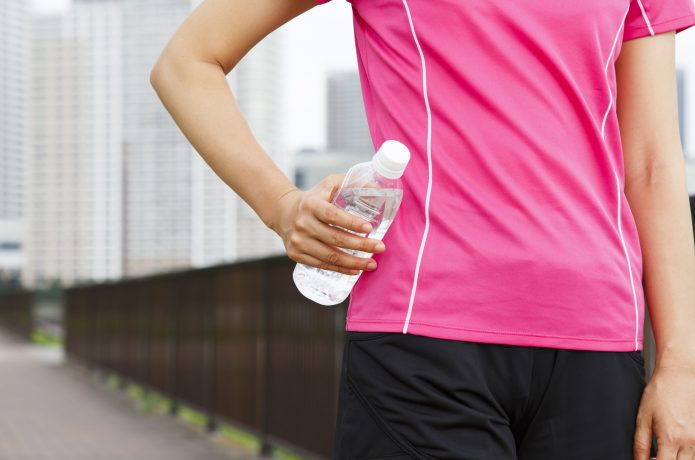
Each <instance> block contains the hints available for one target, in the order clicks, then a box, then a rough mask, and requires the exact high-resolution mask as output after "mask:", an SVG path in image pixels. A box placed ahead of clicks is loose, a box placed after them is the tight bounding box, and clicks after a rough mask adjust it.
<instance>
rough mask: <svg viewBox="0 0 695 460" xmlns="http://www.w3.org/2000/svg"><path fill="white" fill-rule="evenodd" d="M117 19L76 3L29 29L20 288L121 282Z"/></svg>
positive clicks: (116, 12)
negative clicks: (48, 284)
mask: <svg viewBox="0 0 695 460" xmlns="http://www.w3.org/2000/svg"><path fill="white" fill-rule="evenodd" d="M123 19H124V17H123V14H122V10H121V8H120V6H119V5H116V4H113V3H109V2H100V3H95V4H77V5H75V6H74V8H72V9H71V10H69V11H68V12H66V13H61V14H58V15H46V16H36V17H34V19H33V21H32V23H31V32H32V35H31V36H32V39H31V61H30V65H29V73H30V80H29V81H30V85H31V91H29V96H28V100H27V115H28V119H29V120H30V121H31V122H30V123H29V124H28V132H27V134H28V137H27V138H28V139H29V141H28V142H27V145H26V156H25V158H26V168H25V197H26V200H25V207H24V209H25V222H26V226H25V235H24V236H25V242H26V244H25V263H24V271H23V275H24V282H25V283H26V284H28V285H30V286H34V285H41V284H43V283H48V282H52V281H54V280H60V281H61V282H62V283H64V284H72V283H74V282H77V281H83V280H105V279H114V278H118V277H120V276H121V274H122V240H123V234H122V222H123V219H122V217H123V215H122V195H123V189H122V177H123V176H122V163H123V143H122V139H123V131H122V118H123V92H122V88H123V79H122V70H123V62H122V57H123V42H122V39H121V29H122V26H123Z"/></svg>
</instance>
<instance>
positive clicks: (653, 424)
mask: <svg viewBox="0 0 695 460" xmlns="http://www.w3.org/2000/svg"><path fill="white" fill-rule="evenodd" d="M315 6H316V3H315V0H254V1H253V2H248V1H243V0H205V1H204V2H203V3H202V4H200V5H199V6H198V7H197V8H196V9H195V10H194V11H193V12H192V13H191V14H190V15H189V16H188V17H187V18H186V20H185V21H184V22H183V23H181V24H180V26H179V27H178V29H177V30H176V31H175V33H174V34H173V36H172V37H171V39H170V40H169V42H168V43H167V45H166V46H165V48H164V50H163V51H162V53H161V55H160V56H159V58H158V59H157V62H156V63H155V65H154V66H153V68H152V71H151V74H150V82H151V84H152V86H153V88H154V90H155V91H156V93H157V95H158V96H159V98H160V99H161V101H162V103H163V104H164V106H165V107H166V109H167V110H168V111H169V113H170V114H171V116H172V118H173V119H174V121H175V122H176V124H177V125H178V127H179V128H180V129H181V132H182V133H183V134H184V135H185V136H186V138H187V139H188V141H189V142H190V143H191V145H193V147H194V148H195V149H196V151H197V152H198V153H199V154H200V155H201V157H202V158H203V159H204V160H205V161H206V162H207V164H208V165H209V166H210V167H211V168H212V169H213V170H214V171H215V173H216V174H217V175H218V176H219V177H220V178H221V179H222V180H223V181H224V182H225V183H226V184H227V185H228V186H229V187H230V188H232V189H233V190H234V192H236V193H237V194H238V195H239V196H240V197H241V198H242V199H243V200H244V201H245V202H246V203H248V204H249V206H250V207H251V208H252V209H253V210H254V211H255V212H256V214H257V215H258V216H259V218H260V219H261V220H262V221H263V222H264V224H265V225H266V226H267V227H268V228H270V229H272V230H273V231H275V232H276V233H277V234H278V235H279V236H280V237H281V238H282V241H283V243H284V245H285V248H286V249H287V255H288V257H290V258H291V259H292V260H295V261H297V262H301V263H304V264H307V265H311V266H316V267H319V268H323V269H327V270H334V271H337V272H341V273H349V274H355V272H353V271H351V270H371V269H373V268H369V267H368V266H367V264H368V262H370V261H371V262H374V260H373V259H372V258H369V257H367V258H359V257H355V256H353V255H350V254H347V253H345V252H344V251H342V250H340V249H339V248H349V249H356V250H360V251H364V252H369V253H378V252H382V251H384V250H385V248H384V247H383V243H382V242H380V241H379V240H376V239H372V238H368V237H366V236H362V235H354V234H351V233H349V232H346V231H344V230H342V229H339V228H336V227H335V226H339V227H344V228H347V229H350V230H352V231H355V232H358V233H362V234H364V233H366V232H369V231H370V230H371V229H369V228H366V229H365V228H363V227H362V225H363V224H367V222H366V221H365V220H363V219H360V218H358V217H356V216H353V215H351V214H349V213H347V212H345V211H343V210H342V209H340V208H338V207H336V206H334V205H332V204H331V203H330V201H331V200H332V198H333V196H334V195H335V192H336V191H337V189H338V188H339V186H340V184H341V182H342V178H343V176H344V174H334V175H330V176H328V177H326V178H325V179H323V180H322V181H321V182H320V183H319V184H317V185H316V186H314V187H313V188H311V189H309V190H306V191H302V190H299V189H298V188H297V187H295V186H294V185H293V184H292V182H290V180H289V179H288V178H287V177H286V176H285V175H284V174H283V173H282V171H280V169H279V168H277V166H276V165H275V164H274V163H273V161H272V159H271V158H270V157H269V156H268V155H267V154H266V153H265V152H264V151H263V149H262V148H261V146H260V144H259V143H258V142H257V141H256V139H255V138H254V136H253V134H252V132H251V131H250V129H249V126H248V125H247V123H246V121H245V120H244V118H243V116H242V114H241V112H240V110H239V108H238V105H237V104H236V100H235V98H234V96H233V94H232V92H231V90H230V88H229V86H228V84H227V81H226V79H225V75H226V74H227V73H229V72H230V71H231V70H232V69H233V68H234V66H235V65H236V64H237V63H238V62H239V61H240V60H241V58H242V57H243V56H244V55H245V54H246V53H247V52H248V51H249V50H250V49H251V48H252V47H253V46H254V45H255V44H256V43H258V42H259V41H260V40H261V39H262V38H263V37H265V36H266V35H267V34H269V33H270V32H272V31H273V30H275V29H277V28H278V27H280V26H282V25H283V24H285V23H286V22H288V21H290V20H291V19H293V18H295V17H296V16H298V15H300V14H302V13H304V12H306V11H308V10H309V9H311V8H313V7H315ZM674 41H675V39H674V33H673V32H670V33H663V34H657V35H655V36H650V37H644V38H639V39H635V40H629V41H626V42H624V43H623V45H622V49H621V53H620V56H619V58H618V60H617V61H616V66H615V68H616V76H617V82H618V94H617V96H616V107H615V108H616V110H617V113H618V119H619V124H620V132H621V139H622V143H623V150H624V163H625V195H626V197H627V199H628V201H629V203H630V208H631V210H632V212H633V215H634V217H635V220H636V224H637V227H638V232H639V236H640V245H641V248H642V253H643V270H644V286H645V295H646V296H647V302H648V306H649V314H650V317H651V321H652V326H653V330H654V335H655V339H656V346H657V355H656V367H655V371H654V373H653V375H652V377H651V379H650V381H649V382H648V384H647V386H646V387H645V390H644V393H643V396H642V400H641V402H640V407H639V412H638V415H637V420H636V432H635V443H634V446H635V447H634V451H635V459H636V460H647V459H648V458H649V446H650V440H651V436H652V434H654V435H655V436H656V438H657V443H658V457H657V459H658V460H685V459H688V460H693V459H695V410H693V409H692V408H695V385H693V383H695V339H693V338H692V334H691V333H690V332H689V329H690V328H691V327H692V325H694V324H695V283H693V280H695V242H694V241H693V229H692V224H691V221H690V214H689V212H690V211H689V204H688V198H687V197H688V193H687V188H686V179H685V165H684V161H683V152H682V149H681V146H680V134H679V132H678V123H677V109H676V87H675V57H674V56H675V46H674Z"/></svg>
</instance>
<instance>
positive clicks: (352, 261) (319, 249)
mask: <svg viewBox="0 0 695 460" xmlns="http://www.w3.org/2000/svg"><path fill="white" fill-rule="evenodd" d="M304 248H305V249H304V252H305V253H306V254H309V255H311V256H313V257H315V258H316V259H319V260H321V261H322V262H324V263H326V264H329V265H338V266H340V267H344V268H349V269H353V270H367V271H372V270H373V268H369V266H368V265H369V263H370V262H374V263H375V264H376V261H375V260H374V259H371V258H369V257H358V256H354V255H352V254H348V253H347V252H345V251H342V250H340V249H337V248H334V247H332V246H329V245H327V244H325V243H323V242H322V241H319V240H314V239H310V240H308V241H307V242H306V243H305V244H304ZM375 268H376V265H375Z"/></svg>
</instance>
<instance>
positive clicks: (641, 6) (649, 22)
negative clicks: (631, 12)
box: [637, 0, 654, 35]
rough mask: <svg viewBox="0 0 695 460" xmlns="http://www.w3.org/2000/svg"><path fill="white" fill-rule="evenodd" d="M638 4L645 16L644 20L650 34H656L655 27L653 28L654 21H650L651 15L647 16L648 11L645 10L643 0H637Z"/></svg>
mask: <svg viewBox="0 0 695 460" xmlns="http://www.w3.org/2000/svg"><path fill="white" fill-rule="evenodd" d="M637 4H638V5H639V9H640V11H642V17H643V18H644V22H646V23H647V28H648V29H649V34H650V35H654V29H652V23H651V21H649V17H648V16H647V12H646V11H644V5H642V1H641V0H637Z"/></svg>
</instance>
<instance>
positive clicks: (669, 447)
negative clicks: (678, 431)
mask: <svg viewBox="0 0 695 460" xmlns="http://www.w3.org/2000/svg"><path fill="white" fill-rule="evenodd" d="M657 441H658V439H657ZM677 455H678V446H676V445H674V444H658V445H657V449H656V460H677V457H676V456H677Z"/></svg>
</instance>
